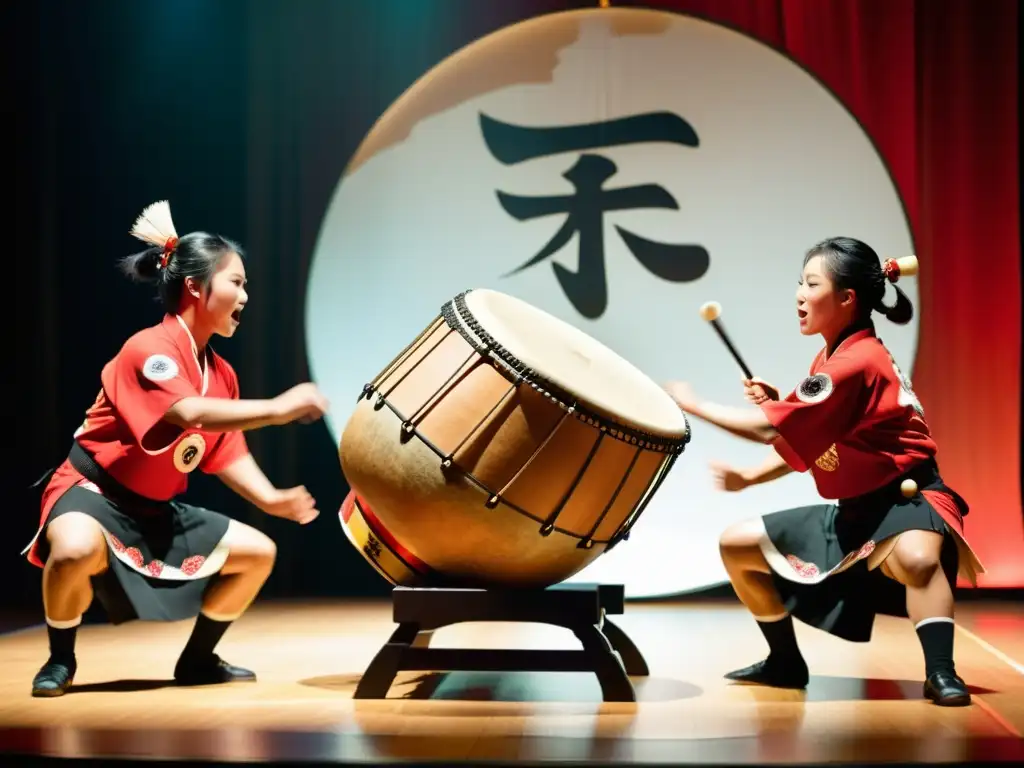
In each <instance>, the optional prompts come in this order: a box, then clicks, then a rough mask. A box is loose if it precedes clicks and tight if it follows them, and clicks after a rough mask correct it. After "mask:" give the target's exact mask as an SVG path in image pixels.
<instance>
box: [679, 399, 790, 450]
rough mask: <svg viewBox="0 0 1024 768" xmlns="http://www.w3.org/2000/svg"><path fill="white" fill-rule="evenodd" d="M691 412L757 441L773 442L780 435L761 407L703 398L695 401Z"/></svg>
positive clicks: (737, 434) (733, 432) (711, 422)
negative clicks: (742, 406) (721, 402)
mask: <svg viewBox="0 0 1024 768" xmlns="http://www.w3.org/2000/svg"><path fill="white" fill-rule="evenodd" d="M689 413H691V414H692V415H694V416H696V417H697V418H698V419H703V420H704V421H706V422H708V423H709V424H714V425H715V426H716V427H719V428H720V429H724V430H726V431H727V432H731V433H732V434H734V435H736V436H738V437H743V438H746V439H747V440H752V441H754V442H755V443H765V444H767V443H771V442H772V441H773V440H775V439H776V438H777V437H778V436H779V433H778V432H777V431H776V430H775V427H774V426H773V425H772V423H771V422H770V421H768V417H767V416H765V415H764V412H763V411H761V409H760V408H733V407H732V406H728V405H721V404H719V403H711V402H708V401H707V400H702V401H698V402H696V403H693V404H692V409H691V410H689Z"/></svg>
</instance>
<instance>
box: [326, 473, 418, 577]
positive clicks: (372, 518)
mask: <svg viewBox="0 0 1024 768" xmlns="http://www.w3.org/2000/svg"><path fill="white" fill-rule="evenodd" d="M351 498H353V499H354V500H355V503H356V504H358V505H359V511H360V512H362V514H363V519H364V520H366V525H367V526H369V528H370V530H371V531H373V535H374V536H376V537H377V538H378V539H380V540H381V541H383V542H384V543H385V544H386V545H387V546H388V548H389V549H391V550H392V551H393V552H394V553H395V554H396V555H398V557H399V558H401V559H402V560H403V561H404V562H405V564H406V565H408V566H409V567H410V568H412V569H413V570H414V571H416V572H418V573H419V574H420V575H427V574H429V573H431V572H432V571H433V568H431V567H430V566H429V565H427V564H426V563H424V562H423V561H422V560H420V559H419V558H418V557H416V555H414V554H413V553H412V552H410V551H409V550H408V549H406V548H405V547H403V546H402V545H401V544H400V543H399V542H398V539H396V538H395V537H394V536H393V535H392V534H391V532H390V531H389V530H388V529H387V528H385V527H384V524H383V523H382V522H381V521H380V519H379V518H378V517H377V516H376V515H375V514H373V510H372V509H370V505H369V504H367V503H366V500H365V499H363V497H362V496H360V495H359V494H357V493H352V496H351ZM351 515H352V505H351V504H345V505H344V507H343V508H342V517H343V519H344V520H345V522H346V523H347V522H348V519H349V517H350V516H351Z"/></svg>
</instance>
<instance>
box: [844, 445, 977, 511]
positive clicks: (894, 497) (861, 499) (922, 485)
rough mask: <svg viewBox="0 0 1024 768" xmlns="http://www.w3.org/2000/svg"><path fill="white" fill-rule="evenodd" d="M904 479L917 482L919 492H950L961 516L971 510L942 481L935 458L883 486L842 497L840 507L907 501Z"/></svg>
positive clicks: (912, 468)
mask: <svg viewBox="0 0 1024 768" xmlns="http://www.w3.org/2000/svg"><path fill="white" fill-rule="evenodd" d="M904 480H913V481H914V482H915V483H917V490H918V492H921V491H942V492H943V493H948V494H949V495H950V496H952V497H953V500H954V501H955V502H956V505H957V506H958V507H959V508H960V514H961V516H965V515H967V512H968V510H969V507H968V506H967V502H966V501H964V499H963V497H962V496H960V494H958V493H957V492H956V491H954V490H953V489H952V488H950V487H949V486H947V485H946V484H945V483H944V482H943V481H942V476H941V475H940V474H939V465H938V464H937V463H936V462H935V460H934V459H928V460H927V461H923V462H921V463H920V464H917V465H915V466H913V467H911V468H910V469H909V470H907V471H906V472H904V473H903V474H902V475H900V476H899V477H897V478H896V479H895V480H892V481H890V482H888V483H886V484H885V485H883V486H882V487H881V488H876V489H875V490H873V491H868V492H867V493H863V494H861V495H860V496H853V497H852V498H848V499H840V500H839V507H840V509H856V508H858V507H862V508H863V507H878V506H892V505H894V504H898V503H899V502H900V501H901V500H902V501H906V499H905V498H904V496H903V492H902V491H901V490H900V485H902V483H903V481H904Z"/></svg>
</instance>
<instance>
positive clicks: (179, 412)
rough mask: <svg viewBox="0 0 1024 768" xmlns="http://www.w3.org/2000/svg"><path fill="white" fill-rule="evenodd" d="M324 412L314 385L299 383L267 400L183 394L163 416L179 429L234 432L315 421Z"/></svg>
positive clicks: (325, 407)
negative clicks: (188, 395)
mask: <svg viewBox="0 0 1024 768" xmlns="http://www.w3.org/2000/svg"><path fill="white" fill-rule="evenodd" d="M326 411H327V401H326V400H325V399H324V397H323V395H321V394H320V392H319V390H317V388H316V387H315V386H314V385H313V384H299V385H298V386H295V387H292V388H291V389H289V390H288V391H287V392H284V393H282V394H280V395H278V396H277V397H275V398H272V399H267V400H234V399H231V398H217V397H186V398H184V399H182V400H179V401H178V402H176V403H175V404H174V405H172V406H171V407H170V409H169V410H168V411H167V415H166V416H165V417H164V419H165V420H166V421H168V422H170V423H171V424H174V425H175V426H178V427H181V428H182V429H194V428H198V427H202V429H204V430H206V431H208V432H236V431H245V430H251V429H259V428H260V427H266V426H271V425H280V424H288V423H290V422H292V421H296V420H303V421H310V420H315V419H318V418H320V417H321V416H323V414H324V413H325V412H326Z"/></svg>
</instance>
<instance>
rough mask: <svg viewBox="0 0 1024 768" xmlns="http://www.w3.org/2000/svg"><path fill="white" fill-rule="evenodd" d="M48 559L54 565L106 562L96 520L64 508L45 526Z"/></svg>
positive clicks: (88, 564) (91, 564) (83, 565)
mask: <svg viewBox="0 0 1024 768" xmlns="http://www.w3.org/2000/svg"><path fill="white" fill-rule="evenodd" d="M46 539H47V542H48V543H49V545H50V554H49V557H48V558H47V560H48V561H51V562H53V564H54V565H55V566H65V567H66V566H82V567H86V566H95V567H96V568H97V569H99V568H101V567H102V566H103V565H104V564H105V562H106V549H107V543H106V540H105V539H104V538H103V529H102V528H101V527H100V524H99V523H98V522H97V521H96V520H94V519H93V518H91V517H89V516H88V515H86V514H85V513H83V512H67V513H65V514H63V515H61V516H60V517H58V518H57V519H56V520H54V521H53V522H51V523H50V524H49V525H48V526H46Z"/></svg>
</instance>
